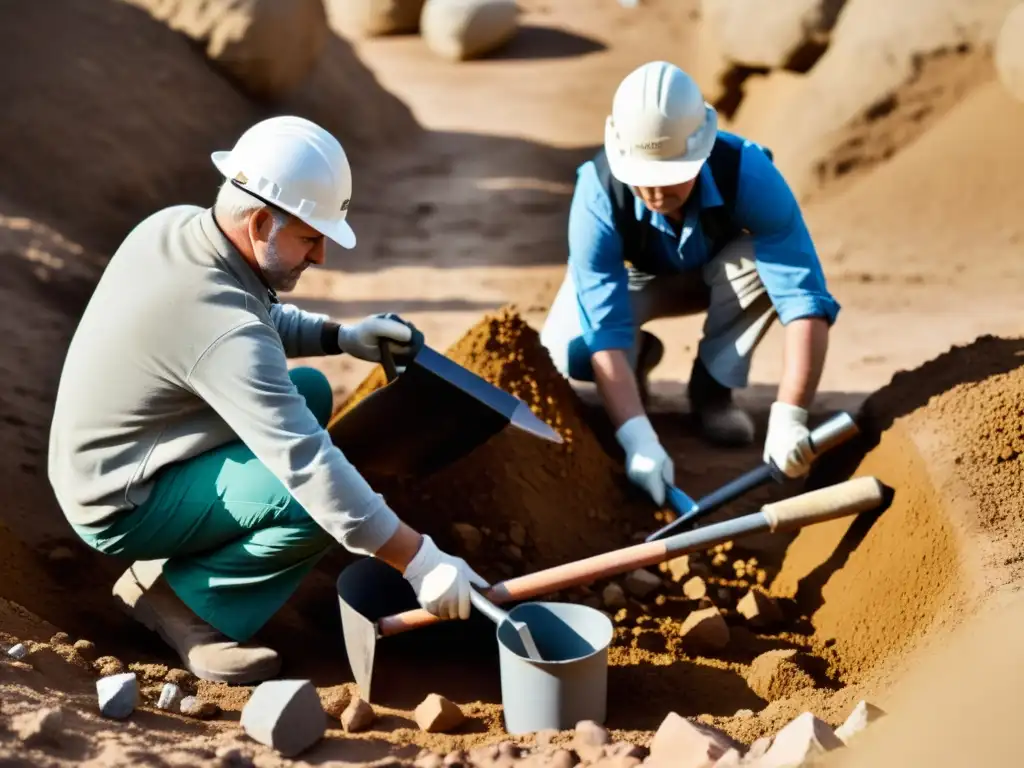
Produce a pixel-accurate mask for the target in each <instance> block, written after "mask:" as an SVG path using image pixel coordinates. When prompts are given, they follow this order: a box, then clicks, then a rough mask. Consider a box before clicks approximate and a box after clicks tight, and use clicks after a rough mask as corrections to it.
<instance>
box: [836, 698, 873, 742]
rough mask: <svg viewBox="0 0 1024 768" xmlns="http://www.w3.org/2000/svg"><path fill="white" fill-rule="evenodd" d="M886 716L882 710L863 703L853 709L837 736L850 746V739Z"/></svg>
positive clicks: (839, 728) (837, 731)
mask: <svg viewBox="0 0 1024 768" xmlns="http://www.w3.org/2000/svg"><path fill="white" fill-rule="evenodd" d="M884 716H885V712H884V711H883V710H882V709H881V708H879V707H876V706H875V705H874V704H869V703H868V702H866V701H861V702H860V703H858V704H857V706H856V707H854V708H853V712H851V713H850V716H849V717H848V718H846V722H844V723H843V724H842V725H840V726H839V727H838V728H836V736H838V737H839V738H840V739H841V740H842V742H843V743H844V744H849V743H850V739H852V738H853V737H854V736H856V735H857V734H858V733H860V732H861V731H863V730H864V729H865V728H867V727H868V726H869V725H870V724H871V723H873V722H875V720H877V719H878V718H880V717H884Z"/></svg>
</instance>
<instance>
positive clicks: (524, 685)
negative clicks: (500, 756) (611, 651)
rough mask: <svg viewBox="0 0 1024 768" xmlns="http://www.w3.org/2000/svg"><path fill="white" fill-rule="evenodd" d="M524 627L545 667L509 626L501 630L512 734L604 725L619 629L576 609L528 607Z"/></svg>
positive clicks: (522, 610)
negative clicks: (583, 722)
mask: <svg viewBox="0 0 1024 768" xmlns="http://www.w3.org/2000/svg"><path fill="white" fill-rule="evenodd" d="M509 616H510V618H512V619H514V620H516V621H522V622H524V623H525V624H526V625H527V626H528V627H529V628H530V633H531V634H532V635H533V639H534V642H536V644H537V649H538V650H539V651H540V655H541V656H542V657H543V659H544V661H534V660H533V659H530V658H529V657H528V656H527V655H526V651H525V649H524V648H523V647H522V643H521V642H520V640H519V635H518V634H517V633H516V631H515V630H514V629H513V628H512V625H511V624H510V623H509V622H505V623H503V624H502V625H501V626H499V627H498V630H497V632H498V654H499V661H500V664H501V701H502V705H503V708H504V710H505V729H506V730H507V731H508V732H509V733H510V734H520V733H532V732H534V731H541V730H545V729H548V728H554V729H556V730H560V731H561V730H567V729H570V728H573V727H575V725H576V723H578V722H579V721H580V720H593V721H594V722H596V723H603V722H604V720H605V715H606V709H607V704H608V646H609V644H610V643H611V641H612V635H613V633H614V627H613V625H612V622H611V620H610V619H609V618H608V616H606V615H605V614H604V613H602V612H601V611H598V610H596V609H594V608H588V607H587V606H585V605H575V604H573V603H547V602H542V603H523V604H522V605H518V606H516V607H515V608H513V609H512V610H511V611H509Z"/></svg>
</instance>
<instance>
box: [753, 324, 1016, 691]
mask: <svg viewBox="0 0 1024 768" xmlns="http://www.w3.org/2000/svg"><path fill="white" fill-rule="evenodd" d="M1022 416H1024V340H1021V339H999V338H995V337H984V338H981V339H978V340H977V341H976V342H975V343H974V344H971V345H967V346H964V347H956V348H953V349H952V350H950V351H949V352H948V353H946V354H944V355H942V356H941V357H939V358H936V359H935V360H932V361H930V362H928V363H926V364H925V365H923V366H921V367H920V368H918V369H916V370H914V371H908V372H903V373H900V374H898V375H897V376H895V377H894V378H893V381H892V383H891V384H890V385H889V386H887V387H885V388H883V389H882V390H880V391H878V392H876V393H875V394H874V395H872V396H871V397H870V398H868V400H867V401H866V402H865V403H864V406H863V408H862V409H861V413H860V415H859V423H860V424H861V425H862V428H863V430H864V432H863V435H862V437H861V438H859V439H858V440H856V441H854V443H851V444H849V445H848V446H846V447H844V448H843V449H840V450H839V451H837V453H836V455H835V457H834V458H833V460H832V461H830V462H825V463H824V464H822V465H821V467H820V468H818V469H817V470H816V473H815V476H814V477H812V481H811V482H812V484H824V483H827V482H832V481H835V480H837V479H840V478H845V477H847V476H851V475H862V474H873V475H875V476H877V477H879V478H880V479H881V480H882V481H883V482H885V483H887V484H888V485H890V486H891V487H893V488H895V489H896V495H895V498H894V500H893V503H892V505H891V506H890V507H889V509H888V510H886V511H885V512H884V514H882V515H881V516H880V517H879V516H877V515H868V516H862V517H861V518H858V519H857V520H855V521H853V522H850V521H835V522H833V523H829V524H826V525H821V526H816V527H815V528H813V529H807V530H805V531H802V532H801V533H800V535H799V536H798V537H797V538H796V540H795V541H794V542H793V544H792V545H791V546H790V548H789V550H788V552H787V557H786V561H785V562H784V564H783V568H782V571H781V572H780V574H779V576H778V578H777V579H776V580H775V582H774V584H773V587H772V589H773V592H774V593H775V594H776V595H789V596H795V597H796V599H797V601H798V602H799V603H800V605H801V607H802V608H803V609H804V610H805V611H807V612H808V613H813V616H812V621H813V624H814V627H815V631H816V638H817V642H818V643H821V644H825V645H828V646H829V647H830V653H831V656H832V669H833V673H834V674H835V676H836V677H837V678H839V679H841V680H843V681H844V682H846V683H850V682H857V681H864V680H866V679H867V678H868V677H869V676H870V675H872V674H886V673H888V672H890V671H891V670H893V669H895V668H896V667H898V666H899V665H900V664H901V663H902V662H903V661H904V659H905V657H906V655H907V654H908V653H909V652H910V651H912V650H913V649H914V648H916V647H917V646H919V645H920V644H921V643H922V642H924V641H926V640H928V639H930V638H931V636H932V635H934V634H936V633H938V632H940V631H941V630H944V629H947V628H951V627H953V626H955V625H956V624H958V623H959V622H960V621H961V620H962V619H963V618H964V616H966V615H968V614H969V613H970V612H972V611H973V610H974V609H975V608H976V607H977V605H978V601H979V599H980V598H981V597H982V596H983V595H984V594H985V593H986V592H988V591H989V590H991V589H993V588H997V587H1000V586H1002V585H1004V584H1007V583H1009V582H1011V581H1016V580H1018V579H1019V578H1021V576H1022V575H1024V567H1022V566H1021V562H1022V558H1020V556H1019V554H1017V552H1016V549H1015V547H1014V542H1019V541H1020V539H1021V536H1022V535H1024V501H1022V498H1024V496H1022V493H1021V490H1022V482H1024V461H1021V460H1020V456H1021V455H1022V452H1024V427H1022V424H1024V421H1022Z"/></svg>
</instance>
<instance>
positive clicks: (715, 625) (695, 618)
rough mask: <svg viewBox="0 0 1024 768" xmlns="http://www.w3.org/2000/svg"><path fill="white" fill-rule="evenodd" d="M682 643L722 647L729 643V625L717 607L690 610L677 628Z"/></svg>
mask: <svg viewBox="0 0 1024 768" xmlns="http://www.w3.org/2000/svg"><path fill="white" fill-rule="evenodd" d="M679 634H680V636H681V637H682V638H683V643H684V645H692V646H697V647H705V648H724V647H725V646H726V645H727V644H728V643H729V625H728V624H726V623H725V619H723V618H722V614H721V612H720V611H719V610H718V609H717V608H705V609H703V610H700V611H692V612H691V613H690V615H689V616H687V617H686V620H685V621H684V622H683V626H682V627H680V629H679Z"/></svg>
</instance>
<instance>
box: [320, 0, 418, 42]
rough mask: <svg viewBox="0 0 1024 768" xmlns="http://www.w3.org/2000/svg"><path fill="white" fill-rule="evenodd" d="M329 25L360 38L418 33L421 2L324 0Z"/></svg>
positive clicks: (414, 0)
mask: <svg viewBox="0 0 1024 768" xmlns="http://www.w3.org/2000/svg"><path fill="white" fill-rule="evenodd" d="M327 2H328V5H327V12H328V15H329V16H330V19H331V25H332V26H335V27H336V28H337V29H340V30H342V31H343V32H345V33H346V34H353V35H357V36H360V37H377V36H380V35H401V34H412V33H415V32H418V31H419V28H420V14H421V13H422V12H423V2H424V0H327Z"/></svg>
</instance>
